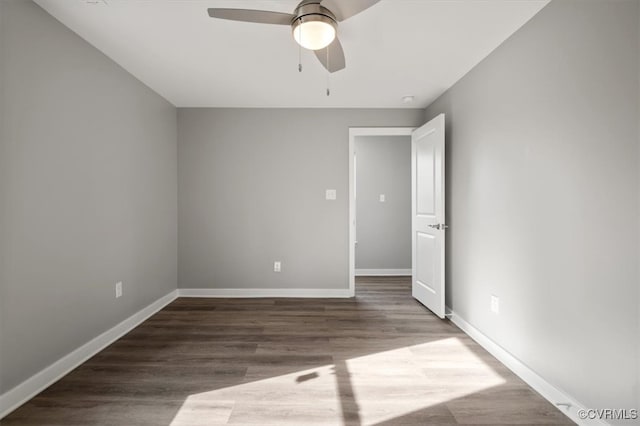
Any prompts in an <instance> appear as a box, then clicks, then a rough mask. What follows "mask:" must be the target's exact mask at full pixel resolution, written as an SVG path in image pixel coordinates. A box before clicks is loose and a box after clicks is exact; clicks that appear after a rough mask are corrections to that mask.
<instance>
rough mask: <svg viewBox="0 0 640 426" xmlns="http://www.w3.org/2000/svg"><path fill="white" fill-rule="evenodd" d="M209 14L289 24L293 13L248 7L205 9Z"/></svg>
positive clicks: (262, 22) (219, 16) (249, 20)
mask: <svg viewBox="0 0 640 426" xmlns="http://www.w3.org/2000/svg"><path fill="white" fill-rule="evenodd" d="M207 11H208V12H209V16H210V17H212V18H218V19H229V20H231V21H243V22H256V23H259V24H276V25H291V22H292V21H293V19H294V18H295V16H294V15H290V14H288V13H280V12H269V11H266V10H249V9H221V8H215V7H214V8H209V9H207Z"/></svg>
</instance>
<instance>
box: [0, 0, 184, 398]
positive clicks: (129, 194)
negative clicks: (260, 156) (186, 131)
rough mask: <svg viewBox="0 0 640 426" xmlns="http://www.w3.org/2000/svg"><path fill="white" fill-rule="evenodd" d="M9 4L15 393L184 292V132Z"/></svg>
mask: <svg viewBox="0 0 640 426" xmlns="http://www.w3.org/2000/svg"><path fill="white" fill-rule="evenodd" d="M0 4H1V7H2V9H1V15H2V28H1V34H0V40H1V41H2V45H3V46H2V55H1V56H0V61H1V62H0V63H1V64H2V67H1V68H2V86H1V87H2V90H3V93H2V98H1V99H2V111H1V112H2V134H1V139H0V173H1V177H0V182H1V186H0V191H1V192H0V206H1V209H0V212H1V215H0V231H1V233H2V237H1V238H0V254H1V255H2V256H1V262H2V263H1V267H0V291H1V292H2V293H1V295H0V296H1V297H0V301H1V302H0V304H1V306H0V307H1V313H0V324H1V329H0V336H2V346H1V350H0V360H1V365H0V391H2V392H4V391H7V390H9V389H11V388H12V387H14V386H15V385H17V384H19V383H20V382H22V381H23V380H25V379H27V378H29V377H30V376H31V375H33V374H34V373H36V372H38V371H40V370H41V369H43V368H45V367H47V366H48V365H49V364H51V363H52V362H54V361H56V360H58V359H59V358H61V357H62V356H64V355H66V354H67V353H69V352H70V351H72V350H74V349H76V348H78V347H79V346H80V345H82V344H84V343H86V342H87V341H89V340H90V339H92V338H93V337H96V336H97V335H98V334H100V333H101V332H103V331H105V330H107V329H109V328H111V327H113V326H114V325H116V324H117V323H118V322H120V321H122V320H123V319H125V318H127V317H128V316H129V315H131V314H133V313H135V312H137V311H139V310H140V309H142V308H143V307H145V306H146V305H148V304H149V303H151V302H153V301H154V300H156V299H157V298H159V297H161V296H164V295H166V294H167V293H169V292H170V291H171V290H174V289H175V288H176V281H177V265H176V263H177V262H176V251H177V235H176V232H177V229H176V223H177V200H176V198H177V195H176V191H177V188H176V186H177V171H176V164H177V159H176V155H177V148H176V132H177V130H176V110H175V108H174V107H173V106H172V105H171V104H169V103H168V102H166V101H165V100H164V99H162V98H161V97H159V96H158V95H156V94H155V93H154V92H152V91H151V90H150V89H148V88H147V87H146V86H144V85H143V84H142V83H140V82H139V81H137V80H136V79H134V78H133V77H132V76H130V75H129V74H128V73H127V72H125V71H124V70H123V69H121V68H120V67H119V66H117V65H116V64H115V63H114V62H112V61H111V60H110V59H108V58H107V57H105V56H104V55H102V54H101V53H100V52H98V51H97V50H96V49H95V48H93V47H91V46H90V45H89V44H87V43H86V42H84V41H83V40H81V39H80V38H79V37H78V36H76V35H75V34H74V33H72V32H71V31H70V30H68V29H67V28H66V27H64V26H63V25H61V24H60V23H59V22H58V21H56V20H55V19H54V18H52V17H51V16H50V15H48V14H47V13H46V12H45V11H43V10H42V9H40V8H39V7H38V6H37V5H35V4H34V3H32V2H30V1H23V0H1V1H0ZM117 281H123V282H124V296H123V297H122V298H120V299H117V300H116V299H115V297H114V284H115V282H117Z"/></svg>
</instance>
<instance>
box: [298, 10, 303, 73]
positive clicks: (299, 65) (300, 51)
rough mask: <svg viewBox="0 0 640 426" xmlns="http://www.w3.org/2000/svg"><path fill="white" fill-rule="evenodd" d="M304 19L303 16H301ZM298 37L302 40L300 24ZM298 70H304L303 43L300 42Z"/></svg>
mask: <svg viewBox="0 0 640 426" xmlns="http://www.w3.org/2000/svg"><path fill="white" fill-rule="evenodd" d="M300 20H302V18H300ZM298 38H299V39H300V40H302V29H301V26H298ZM298 72H302V44H300V43H298Z"/></svg>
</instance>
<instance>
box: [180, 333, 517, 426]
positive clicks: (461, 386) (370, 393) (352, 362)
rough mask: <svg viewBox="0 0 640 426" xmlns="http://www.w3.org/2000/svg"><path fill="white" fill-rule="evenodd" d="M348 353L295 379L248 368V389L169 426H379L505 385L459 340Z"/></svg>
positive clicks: (191, 407) (211, 401)
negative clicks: (271, 425) (274, 423)
mask: <svg viewBox="0 0 640 426" xmlns="http://www.w3.org/2000/svg"><path fill="white" fill-rule="evenodd" d="M353 351H354V355H355V352H357V348H354V349H353ZM348 352H349V351H348V350H347V351H345V352H344V353H343V355H344V357H343V358H340V357H339V356H336V357H335V364H334V365H324V366H320V367H316V368H311V369H305V370H301V371H296V372H294V373H289V372H287V369H286V368H285V367H281V366H256V367H250V368H249V369H248V371H247V375H246V377H245V379H244V380H245V383H242V384H239V385H235V386H230V387H226V388H221V389H217V390H212V391H210V392H202V393H198V394H194V395H191V396H189V397H188V398H187V399H186V400H185V401H184V403H183V404H182V407H181V408H180V409H179V410H178V412H177V414H176V416H175V418H174V419H173V421H172V422H171V426H182V425H187V424H189V425H198V424H207V425H210V424H224V423H226V422H228V421H230V422H239V423H263V424H264V423H265V422H267V423H268V421H267V420H268V419H279V421H278V423H287V424H343V423H344V422H345V421H346V420H349V422H350V423H351V424H362V425H373V424H376V423H379V422H383V421H386V420H391V419H394V418H397V417H401V416H403V415H406V414H408V413H412V412H415V411H419V410H424V409H425V408H429V407H433V406H436V405H439V404H443V403H446V402H448V401H451V400H454V399H458V398H461V397H464V396H466V395H470V394H473V393H476V392H480V391H483V390H486V389H488V388H491V387H494V386H498V385H501V384H504V383H505V379H504V378H503V377H502V376H501V375H500V374H498V373H496V371H495V370H494V369H493V368H492V367H491V365H490V364H491V363H493V361H495V360H493V359H492V358H491V357H490V356H488V355H487V354H483V355H482V358H481V356H478V355H476V354H475V353H474V352H472V351H471V350H469V348H468V347H467V346H466V345H465V343H464V342H463V341H462V340H460V339H459V338H455V337H454V338H445V339H441V340H436V341H432V342H427V343H422V344H416V345H411V346H406V347H401V348H398V349H393V350H388V351H381V352H377V353H373V354H368V355H364V356H350V355H349V353H348ZM485 355H486V356H485Z"/></svg>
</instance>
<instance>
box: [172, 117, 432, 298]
mask: <svg viewBox="0 0 640 426" xmlns="http://www.w3.org/2000/svg"><path fill="white" fill-rule="evenodd" d="M423 119H424V111H423V110H400V109H394V110H380V109H379V110H373V109H372V110H336V109H332V110H328V109H179V110H178V135H179V136H178V140H179V144H178V194H179V195H178V206H179V207H178V210H179V214H178V230H179V243H178V246H179V248H178V253H179V256H178V259H179V260H178V265H179V268H178V269H179V279H178V285H179V287H182V288H307V289H347V288H348V236H349V227H348V214H349V210H348V195H347V189H348V170H349V161H348V149H349V130H348V129H349V127H350V126H351V127H358V126H363V127H372V126H384V127H394V126H398V127H403V126H417V125H419V124H421V122H422V121H423ZM326 189H336V190H337V200H336V201H326V200H325V190H326ZM274 260H280V261H282V262H283V263H282V272H281V273H274V272H272V271H273V262H274Z"/></svg>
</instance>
